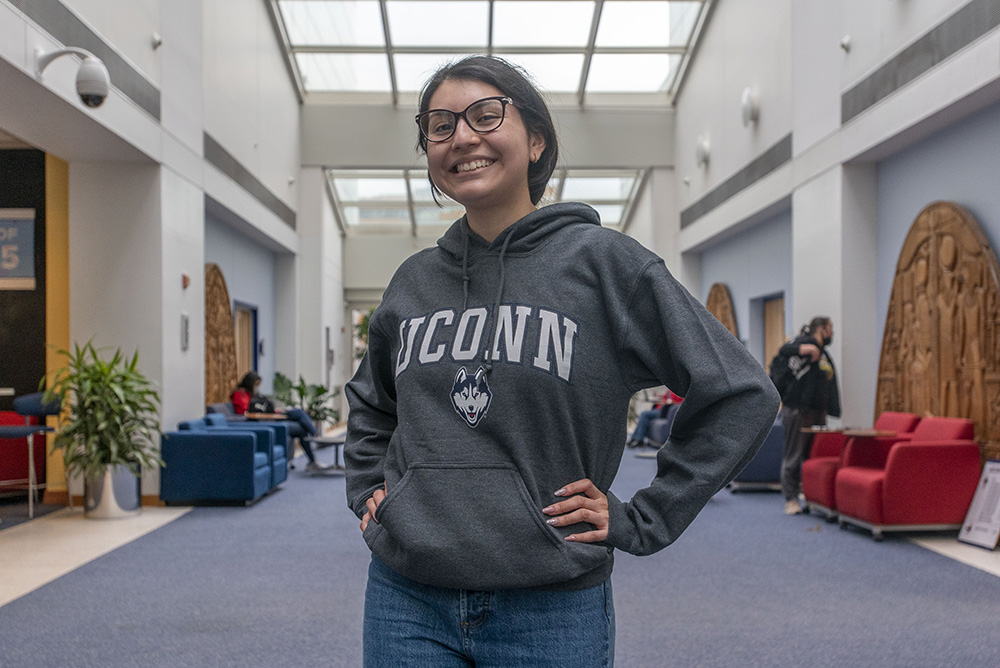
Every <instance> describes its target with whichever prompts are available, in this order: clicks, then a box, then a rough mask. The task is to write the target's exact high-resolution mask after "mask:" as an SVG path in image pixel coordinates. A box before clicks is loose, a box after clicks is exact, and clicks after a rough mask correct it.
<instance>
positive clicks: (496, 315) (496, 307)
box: [466, 234, 514, 374]
mask: <svg viewBox="0 0 1000 668" xmlns="http://www.w3.org/2000/svg"><path fill="white" fill-rule="evenodd" d="M512 236H514V235H513V234H507V238H506V239H504V240H503V245H502V246H501V247H500V277H499V280H498V283H499V285H497V296H496V299H494V300H493V327H491V328H490V338H488V339H487V341H488V347H487V349H486V353H485V354H486V355H487V357H486V362H485V363H484V364H483V368H484V369H485V370H486V373H487V374H488V373H489V372H490V371H492V370H493V359H492V355H491V353H490V352H489V351H490V348H492V346H493V344H494V343H495V342H494V340H493V339H494V338H495V337H496V335H497V325H498V324H499V322H500V303H501V300H502V299H503V287H504V281H505V277H504V262H503V261H504V255H506V253H507V244H508V243H510V238H511V237H512ZM466 243H467V244H468V237H466Z"/></svg>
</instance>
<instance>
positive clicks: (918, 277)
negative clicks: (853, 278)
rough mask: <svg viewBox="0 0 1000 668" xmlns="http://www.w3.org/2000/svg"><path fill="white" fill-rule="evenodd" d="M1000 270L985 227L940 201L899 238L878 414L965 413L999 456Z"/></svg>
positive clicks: (988, 447)
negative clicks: (902, 239) (899, 244)
mask: <svg viewBox="0 0 1000 668" xmlns="http://www.w3.org/2000/svg"><path fill="white" fill-rule="evenodd" d="M998 274H1000V266H998V263H997V256H996V254H995V253H994V252H993V250H992V249H991V248H990V245H989V242H988V241H987V239H986V236H985V235H984V234H983V231H982V229H981V228H980V227H979V223H978V222H976V220H975V218H973V217H972V215H971V214H970V213H969V212H968V211H966V210H965V209H964V208H962V207H961V206H958V205H957V204H953V203H950V202H935V203H934V204H931V205H930V206H928V207H927V208H925V209H924V210H923V211H921V212H920V215H919V216H917V219H916V220H915V221H914V223H913V226H912V227H911V228H910V232H909V234H908V235H907V237H906V241H905V242H903V249H902V251H900V254H899V262H898V264H897V265H896V276H895V279H894V280H893V284H892V294H891V297H890V300H889V311H888V313H887V315H886V322H885V334H884V335H883V338H882V356H881V359H880V361H879V374H878V390H877V394H876V397H875V414H876V415H878V414H880V413H881V412H882V411H886V410H892V411H906V412H910V413H917V414H918V415H943V416H949V417H966V418H970V419H972V420H974V421H975V423H976V439H977V440H978V441H979V442H980V443H981V444H983V450H984V455H985V456H987V457H1000V281H998Z"/></svg>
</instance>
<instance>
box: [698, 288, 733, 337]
mask: <svg viewBox="0 0 1000 668" xmlns="http://www.w3.org/2000/svg"><path fill="white" fill-rule="evenodd" d="M705 308H706V309H708V312H709V313H711V314H712V315H714V316H715V319H716V320H718V321H719V322H721V323H722V324H723V325H725V327H726V329H728V330H729V331H730V332H732V334H733V336H735V337H736V338H737V339H738V338H740V334H739V329H738V328H737V326H736V312H735V311H734V310H733V299H732V297H730V296H729V288H727V287H726V284H725V283H716V284H715V285H713V286H712V289H711V290H709V291H708V303H707V304H706V305H705Z"/></svg>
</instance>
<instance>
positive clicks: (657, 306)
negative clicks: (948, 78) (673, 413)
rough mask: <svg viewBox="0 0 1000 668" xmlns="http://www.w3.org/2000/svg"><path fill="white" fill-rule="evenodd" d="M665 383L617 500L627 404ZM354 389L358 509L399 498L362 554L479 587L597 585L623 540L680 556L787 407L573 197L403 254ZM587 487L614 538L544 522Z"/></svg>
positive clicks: (659, 264)
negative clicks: (709, 507)
mask: <svg viewBox="0 0 1000 668" xmlns="http://www.w3.org/2000/svg"><path fill="white" fill-rule="evenodd" d="M497 314H499V317H497ZM657 385H666V386H667V387H669V388H670V389H672V390H673V391H674V392H676V393H678V394H680V395H681V396H683V397H684V402H683V404H681V408H680V410H679V411H678V414H677V417H676V419H675V421H674V424H673V431H672V433H671V436H670V439H669V441H668V442H667V444H666V446H665V447H663V448H662V449H661V450H660V451H659V453H658V455H657V462H656V463H657V471H656V477H655V478H654V479H653V481H652V483H651V484H650V486H649V487H647V488H645V489H642V490H639V491H638V492H636V494H635V495H634V496H633V497H632V499H631V500H630V501H628V502H622V501H620V500H618V499H617V498H615V497H614V496H613V495H611V494H610V493H608V488H609V487H610V485H611V482H612V481H613V480H614V478H615V474H616V473H617V471H618V467H619V464H620V462H621V457H622V452H623V450H624V446H625V438H626V418H627V411H628V403H629V398H630V397H631V396H632V395H633V394H634V393H635V392H636V391H638V390H640V389H643V388H648V387H654V386H657ZM346 394H347V398H348V401H349V402H350V416H349V419H348V433H347V443H346V445H345V459H346V463H347V498H348V502H349V504H350V506H351V508H352V509H353V510H354V512H355V513H357V515H358V517H361V516H362V515H363V514H364V512H365V501H366V500H367V499H368V498H370V497H371V496H372V494H373V493H374V491H375V490H376V489H379V488H381V487H382V486H383V483H384V484H385V486H386V488H387V489H388V495H387V496H386V498H385V500H384V501H383V502H382V503H381V504H380V505H379V507H378V511H377V512H376V515H375V519H376V520H377V521H375V522H370V523H369V524H368V528H367V529H366V530H365V532H364V538H365V541H366V542H367V543H368V546H369V547H370V548H371V550H372V552H373V553H374V554H375V556H377V557H378V558H379V559H380V560H382V561H383V562H385V563H386V564H388V565H389V566H391V567H392V568H394V569H395V570H397V571H398V572H399V573H402V574H403V575H405V576H407V577H409V578H411V579H413V580H416V581H418V582H423V583H426V584H431V585H437V586H442V587H454V588H462V589H476V590H489V589H505V588H515V587H543V588H548V589H579V588H584V587H589V586H593V585H596V584H599V583H601V582H603V581H604V580H605V579H607V578H608V576H609V575H610V574H611V568H612V564H613V556H612V552H613V548H618V549H620V550H625V551H626V552H629V553H631V554H637V555H644V554H651V553H653V552H656V551H657V550H660V549H661V548H663V547H665V546H667V545H669V544H670V543H671V542H673V541H674V540H676V539H677V537H678V536H679V535H680V534H681V532H682V531H684V529H685V528H686V527H687V526H688V524H690V523H691V521H692V520H693V519H694V517H695V516H696V515H697V514H698V512H699V511H700V510H701V509H702V507H704V505H705V504H706V503H707V502H708V500H709V499H710V498H711V497H712V496H713V495H714V494H715V493H716V492H718V491H719V490H720V489H721V488H722V487H724V486H725V484H726V483H727V482H728V481H729V480H730V479H732V477H733V476H735V475H736V474H737V473H738V472H739V471H740V470H741V469H742V468H743V466H744V465H746V463H747V462H748V461H749V460H750V458H751V457H752V456H753V455H754V453H755V452H756V451H757V448H758V447H759V446H760V444H761V442H762V441H763V439H764V436H765V435H766V434H767V432H768V430H769V429H770V427H771V425H772V422H773V420H774V416H775V414H776V413H777V409H778V396H777V393H776V391H775V390H774V386H773V385H772V384H771V381H770V380H769V379H768V377H767V376H766V375H765V373H764V371H763V369H762V368H761V365H760V364H759V363H758V362H757V361H756V360H754V359H753V357H751V356H750V354H749V353H747V351H746V350H745V349H744V347H743V346H742V345H741V344H740V342H739V341H737V340H736V338H735V337H733V335H732V334H730V333H729V332H728V331H727V330H726V329H725V328H724V327H723V326H722V325H721V324H720V323H719V322H718V321H717V320H716V319H715V318H714V317H713V316H712V315H711V314H709V313H708V312H707V311H706V310H705V309H704V308H703V307H702V306H701V304H699V303H698V302H697V301H696V300H695V299H694V297H692V296H691V295H690V294H689V293H688V292H687V291H686V290H685V289H684V288H683V287H682V286H681V285H680V284H679V283H677V282H676V281H675V280H674V278H673V277H672V276H671V275H670V273H669V272H668V271H667V269H666V267H665V266H664V263H663V261H662V260H660V259H659V258H658V257H657V256H655V255H654V254H653V253H651V252H650V251H648V250H646V249H645V248H643V247H642V246H641V245H640V244H638V243H637V242H635V241H634V240H632V239H630V238H629V237H627V236H625V235H623V234H620V233H618V232H615V231H613V230H609V229H606V228H603V227H601V225H600V221H599V219H598V216H597V213H596V212H595V211H594V210H593V209H591V208H590V207H588V206H586V205H583V204H573V203H565V204H555V205H551V206H547V207H544V208H542V209H539V210H537V211H535V212H532V213H531V214H529V215H527V216H525V217H524V218H522V219H521V220H519V221H518V222H517V223H515V224H514V225H512V226H511V227H509V228H508V229H507V230H505V231H504V232H503V233H502V234H501V235H500V236H499V237H498V238H497V239H496V240H495V241H493V242H492V243H487V242H486V241H485V240H483V239H482V238H481V237H479V236H478V235H476V234H474V233H473V232H471V231H470V229H469V227H468V224H467V222H466V221H465V219H464V218H463V219H460V220H459V221H457V222H456V223H455V224H454V225H452V227H451V228H450V229H449V230H448V232H447V233H446V234H445V236H444V237H443V238H442V239H440V240H439V241H438V246H437V247H436V248H431V249H427V250H424V251H421V252H419V253H417V254H415V255H414V256H412V257H411V258H409V259H408V260H407V261H406V262H404V263H403V265H402V266H401V267H400V268H399V270H398V271H397V272H396V275H395V276H394V277H393V279H392V282H391V283H390V284H389V287H388V288H387V289H386V291H385V295H384V298H383V301H382V303H381V305H380V306H379V307H378V308H377V309H376V310H375V313H374V314H373V315H372V318H371V323H370V328H369V334H368V352H367V354H366V356H365V358H364V360H362V362H361V367H360V368H359V369H358V372H357V374H356V375H355V376H354V379H353V380H352V381H351V382H350V383H349V384H348V385H347V388H346ZM582 478H589V479H590V480H592V481H593V482H594V484H595V485H596V486H597V487H598V488H599V489H600V490H601V491H602V492H604V493H607V494H608V502H609V504H610V515H611V518H610V528H609V534H608V537H607V540H606V541H605V542H604V543H599V544H587V543H575V542H568V541H566V540H564V538H565V537H566V536H567V535H569V534H571V533H579V532H582V531H587V530H589V529H590V528H592V527H590V526H588V525H575V526H571V527H550V526H549V525H547V524H546V523H545V520H546V519H547V517H546V516H545V515H544V514H543V513H542V508H545V507H547V506H549V505H551V504H552V503H555V502H557V501H559V500H560V499H559V497H556V496H554V495H553V493H554V492H555V491H556V490H558V489H559V488H560V487H562V486H563V485H566V484H568V483H570V482H573V481H575V480H579V479H582Z"/></svg>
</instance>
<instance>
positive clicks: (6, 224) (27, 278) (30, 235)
mask: <svg viewBox="0 0 1000 668" xmlns="http://www.w3.org/2000/svg"><path fill="white" fill-rule="evenodd" d="M34 289H35V210H34V209H0V290H34Z"/></svg>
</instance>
